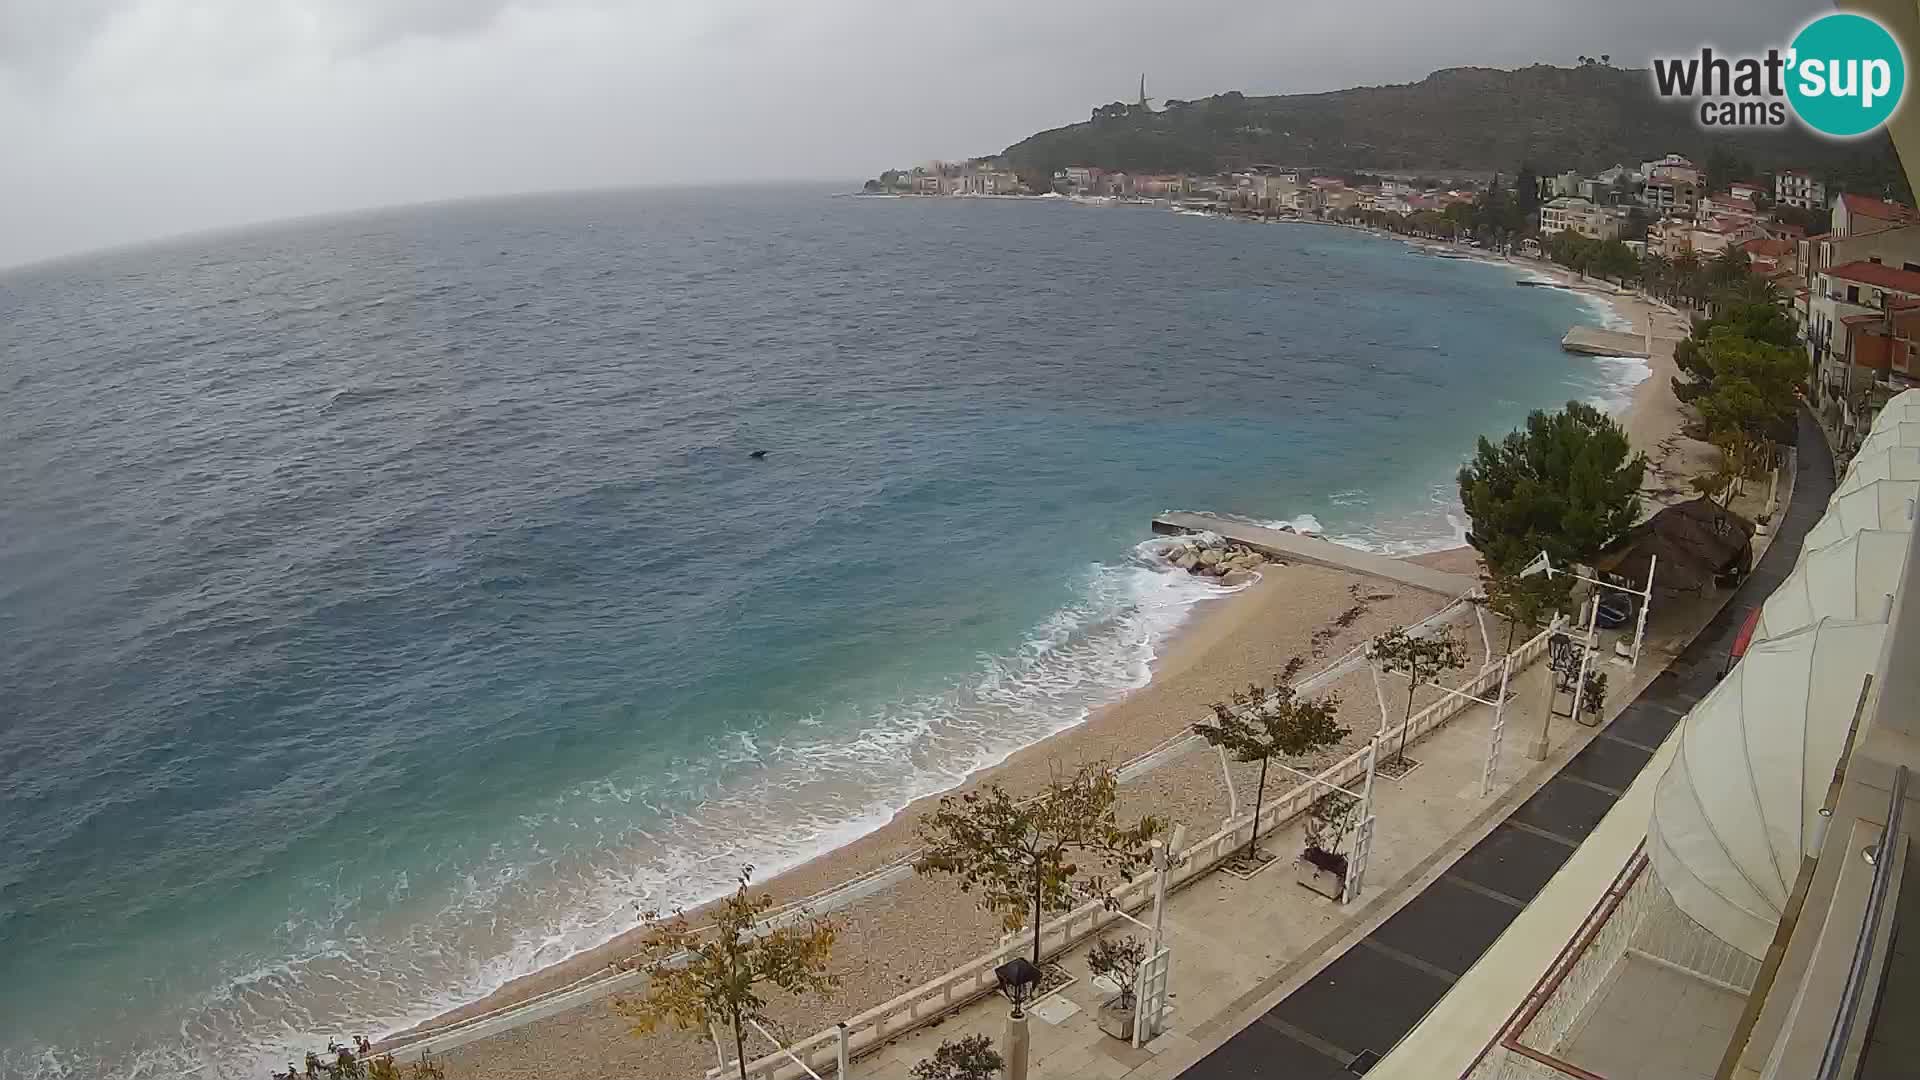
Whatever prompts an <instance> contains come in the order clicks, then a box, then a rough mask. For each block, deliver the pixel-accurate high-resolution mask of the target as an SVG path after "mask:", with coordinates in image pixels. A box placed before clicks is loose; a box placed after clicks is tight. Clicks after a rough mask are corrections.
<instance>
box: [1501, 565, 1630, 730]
mask: <svg viewBox="0 0 1920 1080" xmlns="http://www.w3.org/2000/svg"><path fill="white" fill-rule="evenodd" d="M1658 562H1659V556H1657V555H1648V556H1647V582H1646V587H1645V588H1644V589H1629V588H1627V587H1626V586H1624V585H1616V584H1614V583H1613V582H1611V581H1601V580H1600V579H1599V578H1590V577H1588V576H1586V575H1585V574H1576V573H1574V572H1573V571H1571V570H1556V569H1554V566H1553V560H1552V559H1550V558H1548V557H1547V553H1546V552H1544V551H1542V552H1541V553H1540V554H1538V555H1536V556H1534V557H1533V561H1532V562H1529V563H1528V564H1527V565H1525V566H1523V567H1521V568H1520V576H1521V577H1523V578H1524V577H1532V576H1533V575H1535V574H1545V575H1547V580H1548V581H1552V580H1553V576H1554V575H1555V574H1565V575H1567V576H1568V577H1570V578H1573V579H1574V580H1576V581H1584V582H1586V583H1587V584H1589V585H1598V586H1601V587H1603V588H1608V589H1613V590H1616V591H1618V592H1623V593H1626V594H1627V595H1628V596H1633V597H1637V598H1639V600H1640V603H1639V604H1637V605H1635V606H1637V607H1638V608H1639V609H1640V611H1639V615H1638V617H1637V619H1636V621H1635V623H1634V628H1633V658H1632V660H1631V661H1630V662H1629V663H1628V664H1627V670H1628V671H1629V672H1631V671H1634V670H1636V669H1638V668H1639V666H1640V649H1641V647H1642V646H1643V645H1645V644H1646V641H1647V609H1648V608H1650V607H1652V606H1653V571H1654V567H1655V566H1656V565H1657V564H1658ZM1592 608H1593V610H1592V612H1591V613H1590V614H1589V615H1588V616H1587V629H1586V634H1585V635H1584V637H1583V638H1582V639H1581V649H1580V672H1579V674H1578V676H1576V678H1575V680H1574V684H1573V715H1574V717H1575V718H1576V719H1578V717H1579V716H1580V704H1581V701H1580V699H1581V697H1582V695H1584V694H1585V693H1586V690H1587V668H1588V667H1589V665H1591V664H1592V662H1593V645H1594V636H1595V634H1596V633H1597V632H1598V629H1599V622H1600V597H1599V595H1598V594H1595V595H1594V597H1593V604H1592ZM1548 692H1549V693H1551V692H1552V681H1551V680H1549V681H1548ZM1549 700H1551V699H1549ZM1552 723H1553V708H1552V706H1551V704H1549V706H1548V707H1547V709H1546V715H1545V716H1544V717H1543V718H1542V719H1541V721H1540V737H1539V738H1538V739H1536V740H1534V742H1533V743H1532V745H1530V746H1528V747H1527V756H1528V757H1530V758H1532V759H1533V760H1535V761H1545V760H1546V758H1547V744H1548V734H1547V732H1548V728H1549V725H1551V724H1552Z"/></svg>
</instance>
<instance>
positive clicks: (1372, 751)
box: [1340, 735, 1380, 903]
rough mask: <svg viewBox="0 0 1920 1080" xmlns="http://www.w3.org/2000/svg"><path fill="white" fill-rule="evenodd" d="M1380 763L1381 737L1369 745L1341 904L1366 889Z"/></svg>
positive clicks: (1349, 900)
mask: <svg viewBox="0 0 1920 1080" xmlns="http://www.w3.org/2000/svg"><path fill="white" fill-rule="evenodd" d="M1379 763H1380V736H1378V735H1375V736H1374V737H1373V741H1372V742H1371V743H1368V744H1367V780H1366V783H1365V784H1364V785H1362V786H1361V788H1360V819H1359V826H1358V828H1357V829H1356V835H1355V837H1354V843H1353V859H1352V861H1351V862H1350V863H1349V864H1348V866H1347V879H1346V881H1344V882H1342V883H1341V884H1342V888H1341V896H1340V901H1341V903H1351V902H1352V901H1353V900H1354V899H1355V898H1356V897H1358V896H1359V895H1360V890H1361V889H1363V888H1365V887H1366V877H1367V859H1368V857H1369V856H1370V855H1371V854H1372V851H1373V778H1374V774H1375V773H1376V771H1377V768H1378V766H1379Z"/></svg>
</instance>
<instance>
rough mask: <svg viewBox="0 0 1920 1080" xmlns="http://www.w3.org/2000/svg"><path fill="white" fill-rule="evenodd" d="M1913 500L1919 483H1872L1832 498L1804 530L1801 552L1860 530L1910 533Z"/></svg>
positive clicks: (1918, 495)
mask: <svg viewBox="0 0 1920 1080" xmlns="http://www.w3.org/2000/svg"><path fill="white" fill-rule="evenodd" d="M1915 500H1920V481H1915V480H1875V481H1873V482H1872V483H1868V484H1862V485H1861V486H1859V487H1857V488H1855V489H1853V490H1852V491H1849V492H1847V493H1845V494H1843V495H1835V496H1834V497H1833V501H1832V502H1829V503H1828V504H1827V512H1826V513H1825V514H1823V515H1821V518H1820V520H1819V521H1817V522H1815V523H1814V526H1813V528H1811V529H1809V530H1807V535H1806V538H1805V540H1803V541H1802V550H1804V551H1811V550H1813V549H1815V548H1823V547H1826V546H1827V545H1828V544H1832V543H1836V542H1838V541H1841V540H1845V539H1846V538H1847V537H1849V536H1852V535H1853V534H1854V533H1857V532H1859V531H1860V530H1861V529H1891V530H1892V531H1894V532H1912V531H1913V506H1914V502H1915Z"/></svg>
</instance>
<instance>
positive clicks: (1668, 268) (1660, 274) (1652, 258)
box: [1640, 251, 1673, 298]
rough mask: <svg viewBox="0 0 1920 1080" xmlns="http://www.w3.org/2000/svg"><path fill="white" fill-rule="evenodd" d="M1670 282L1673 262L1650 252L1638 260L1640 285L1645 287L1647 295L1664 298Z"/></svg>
mask: <svg viewBox="0 0 1920 1080" xmlns="http://www.w3.org/2000/svg"><path fill="white" fill-rule="evenodd" d="M1672 280H1673V260H1671V259H1669V258H1667V257H1666V256H1665V255H1656V254H1654V253H1653V252H1651V251H1649V252H1647V257H1646V258H1644V259H1642V260H1640V283H1641V284H1642V285H1644V286H1645V287H1646V290H1647V293H1648V294H1649V295H1652V296H1659V297H1663V298H1664V296H1665V294H1666V292H1667V288H1668V286H1669V284H1670V283H1671V282H1672Z"/></svg>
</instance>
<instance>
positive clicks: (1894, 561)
mask: <svg viewBox="0 0 1920 1080" xmlns="http://www.w3.org/2000/svg"><path fill="white" fill-rule="evenodd" d="M1910 538H1911V537H1910V536H1909V534H1907V533H1904V532H1893V531H1891V530H1887V529H1862V530H1860V531H1859V532H1857V533H1854V534H1853V535H1852V536H1849V537H1847V538H1846V539H1845V540H1841V541H1839V542H1838V543H1833V544H1828V545H1827V546H1826V547H1823V548H1810V549H1807V550H1804V551H1802V552H1801V553H1800V561H1799V563H1797V564H1796V565H1795V566H1794V568H1793V573H1791V574H1788V575H1787V580H1785V581H1783V582H1781V583H1780V587H1779V588H1777V589H1775V590H1773V595H1772V596H1769V597H1767V602H1766V603H1765V604H1763V605H1761V608H1760V621H1759V622H1758V623H1757V624H1755V626H1754V630H1753V640H1754V641H1767V640H1769V639H1771V638H1777V637H1780V636H1781V635H1783V634H1790V633H1793V632H1794V631H1795V630H1802V629H1805V628H1806V627H1809V626H1812V625H1813V624H1814V623H1816V622H1819V621H1820V620H1821V619H1826V618H1833V619H1848V620H1857V621H1864V622H1885V621H1886V619H1887V615H1888V612H1889V611H1890V610H1891V608H1892V605H1893V593H1894V590H1896V589H1898V588H1899V587H1900V569H1901V567H1903V566H1905V565H1906V561H1907V542H1908V540H1909V539H1910Z"/></svg>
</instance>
